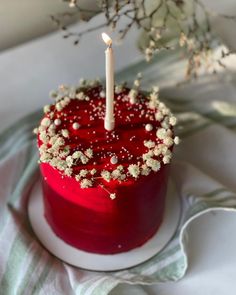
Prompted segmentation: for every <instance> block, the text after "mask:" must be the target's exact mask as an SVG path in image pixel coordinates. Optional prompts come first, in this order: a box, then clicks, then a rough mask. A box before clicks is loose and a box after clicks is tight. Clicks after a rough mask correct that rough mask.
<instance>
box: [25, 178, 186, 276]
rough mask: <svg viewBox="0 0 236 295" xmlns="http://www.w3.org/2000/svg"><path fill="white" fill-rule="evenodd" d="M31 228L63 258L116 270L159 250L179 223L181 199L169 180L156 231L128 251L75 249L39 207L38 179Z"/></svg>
mask: <svg viewBox="0 0 236 295" xmlns="http://www.w3.org/2000/svg"><path fill="white" fill-rule="evenodd" d="M28 213H29V219H30V222H31V225H32V228H33V230H34V232H35V234H36V236H37V237H38V239H39V240H40V241H41V243H42V244H43V245H44V246H45V248H47V249H48V251H49V252H51V253H52V254H53V255H55V256H57V257H58V258H59V259H61V260H62V261H64V262H67V263H69V264H71V265H73V266H76V267H80V268H84V269H87V270H94V271H116V270H122V269H126V268H129V267H132V266H136V265H138V264H140V263H142V262H144V261H146V260H148V259H150V258H151V257H153V256H154V255H156V254H157V253H158V252H160V251H161V250H162V249H163V248H164V247H165V246H166V245H167V243H168V242H169V241H170V239H171V238H172V237H173V235H174V233H175V232H176V229H177V226H178V224H179V219H180V214H181V202H180V199H179V197H178V195H177V192H176V189H175V186H174V184H173V182H172V181H169V184H168V191H167V198H166V209H165V214H164V220H163V222H162V224H161V226H160V228H159V230H158V232H157V233H156V234H155V235H154V236H153V237H152V238H151V239H150V240H148V241H147V242H146V243H145V244H144V245H142V246H141V247H138V248H135V249H133V250H130V251H128V252H124V253H118V254H112V255H104V254H94V253H89V252H85V251H82V250H78V249H76V248H74V247H72V246H70V245H68V244H66V243H65V242H64V241H63V240H61V239H60V238H59V237H58V236H56V235H55V234H54V232H53V231H52V230H51V228H50V226H49V225H48V223H47V221H46V219H45V217H44V210H43V196H42V188H41V183H40V181H37V182H36V183H35V185H34V187H33V189H32V191H31V194H30V198H29V204H28Z"/></svg>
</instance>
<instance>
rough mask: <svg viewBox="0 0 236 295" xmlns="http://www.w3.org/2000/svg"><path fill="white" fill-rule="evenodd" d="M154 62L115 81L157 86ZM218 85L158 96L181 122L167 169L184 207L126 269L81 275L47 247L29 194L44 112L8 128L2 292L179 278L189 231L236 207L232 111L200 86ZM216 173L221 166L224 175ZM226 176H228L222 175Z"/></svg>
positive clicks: (91, 290)
mask: <svg viewBox="0 0 236 295" xmlns="http://www.w3.org/2000/svg"><path fill="white" fill-rule="evenodd" d="M157 64H158V65H160V63H157V62H156V63H155V61H154V66H152V67H147V66H146V65H145V64H144V63H142V62H140V63H137V64H136V65H134V66H133V67H129V69H128V70H126V71H123V72H121V73H120V74H119V75H117V79H120V80H121V79H124V80H126V79H129V78H131V77H132V78H131V79H133V77H134V75H133V74H136V73H137V71H139V70H140V68H141V69H142V71H143V72H144V77H145V79H144V84H145V85H146V86H147V85H148V84H150V83H151V84H152V83H153V82H155V81H156V80H159V81H161V80H162V77H164V75H162V76H161V75H160V71H158V69H157V66H156V65H157ZM155 66H156V68H155ZM171 66H172V65H169V66H168V69H170V68H171ZM180 68H182V66H181V67H180ZM155 71H156V72H155ZM163 71H167V67H165V68H164V69H163ZM155 73H156V75H155V78H154V74H155ZM165 76H166V73H165ZM155 79H156V80H155ZM209 79H210V80H211V83H210V81H208V80H209ZM160 83H162V82H160ZM201 83H202V84H201ZM217 83H218V82H217V81H215V82H214V81H213V83H212V78H208V77H205V78H204V77H203V78H201V82H198V83H197V86H196V85H195V86H194V85H193V87H196V89H197V91H198V93H199V94H198V95H197V99H194V100H193V97H194V92H191V91H189V95H188V97H187V98H184V99H183V98H182V99H180V98H178V97H176V98H173V97H174V96H172V94H173V93H175V91H176V89H175V88H174V89H173V88H168V89H165V90H164V92H163V93H164V94H165V96H166V99H165V102H166V103H167V105H169V107H170V108H171V109H172V110H173V112H174V113H175V114H176V115H177V117H178V119H179V123H178V126H177V127H176V132H177V134H178V135H179V136H180V137H181V139H182V143H181V145H180V146H179V147H178V148H177V149H176V151H175V159H174V161H173V164H172V177H173V179H174V181H175V184H176V187H177V189H178V192H179V193H180V196H181V201H182V205H183V211H182V217H181V222H180V225H179V228H178V229H177V232H176V234H175V236H174V237H173V238H172V240H171V241H170V242H169V243H168V245H167V246H166V247H165V249H163V250H162V251H161V252H160V253H159V254H157V255H156V256H155V257H153V258H152V259H150V260H149V261H147V262H144V263H142V264H141V265H139V266H137V267H133V268H131V269H128V270H124V271H117V272H108V273H102V272H90V271H85V270H80V269H78V268H75V267H73V266H70V265H68V264H66V263H63V262H62V261H60V260H59V259H57V258H56V257H54V256H53V255H51V254H50V253H49V252H48V251H47V250H45V249H44V247H43V246H42V245H41V244H40V243H39V241H38V240H37V238H36V236H35V234H34V233H33V231H32V229H31V226H30V223H29V220H28V216H27V202H28V197H29V194H30V190H31V189H32V186H33V184H34V183H35V180H37V178H38V177H39V173H38V164H37V159H38V153H37V149H36V141H35V138H34V135H33V134H32V130H33V128H34V127H35V126H37V125H38V122H39V120H40V117H41V116H42V113H41V111H38V112H36V113H33V114H30V115H28V116H27V117H25V118H23V119H22V120H20V121H18V122H17V123H15V124H14V125H13V126H12V127H10V128H9V129H7V130H5V131H4V132H3V133H2V134H1V135H0V184H1V185H0V294H4V295H13V294H24V295H26V294H54V295H56V294H79V295H105V294H108V293H109V291H111V290H112V289H113V288H114V287H115V286H116V285H118V284H119V283H122V282H123V283H124V282H126V283H130V284H153V283H158V282H167V281H177V280H179V279H181V278H182V277H183V276H184V275H185V273H186V270H187V267H188V256H187V236H188V225H189V224H190V223H191V222H193V221H194V219H195V218H197V217H199V216H201V215H202V214H204V213H205V212H207V211H209V210H235V208H236V195H235V193H234V192H233V190H234V189H235V187H233V186H232V185H231V184H232V183H233V181H232V177H233V175H232V174H233V172H235V161H236V160H235V158H234V157H233V156H234V149H235V148H234V147H235V146H236V136H235V127H236V114H235V113H236V112H235V105H234V103H232V102H215V101H214V99H212V98H211V97H210V98H209V96H208V98H207V99H206V100H204V95H203V91H202V88H201V85H202V86H203V85H205V86H206V85H215V86H216V85H217ZM200 93H201V94H200ZM217 167H221V168H220V169H221V172H222V174H220V172H219V169H218V170H217ZM223 174H226V176H225V178H224V177H221V176H222V175H223Z"/></svg>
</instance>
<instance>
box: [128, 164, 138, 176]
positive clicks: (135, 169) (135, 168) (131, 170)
mask: <svg viewBox="0 0 236 295" xmlns="http://www.w3.org/2000/svg"><path fill="white" fill-rule="evenodd" d="M128 171H129V173H130V175H131V176H133V177H134V178H138V176H139V174H140V168H139V165H137V164H131V165H129V167H128Z"/></svg>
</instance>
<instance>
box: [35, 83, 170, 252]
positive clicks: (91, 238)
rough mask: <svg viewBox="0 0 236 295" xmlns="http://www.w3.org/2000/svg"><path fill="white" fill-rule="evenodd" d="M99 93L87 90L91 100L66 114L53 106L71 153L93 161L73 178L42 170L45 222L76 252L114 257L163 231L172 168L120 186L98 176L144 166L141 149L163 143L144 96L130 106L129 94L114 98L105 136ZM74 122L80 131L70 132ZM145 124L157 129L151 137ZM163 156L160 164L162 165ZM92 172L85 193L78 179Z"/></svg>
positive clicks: (66, 110) (48, 167) (73, 102)
mask: <svg viewBox="0 0 236 295" xmlns="http://www.w3.org/2000/svg"><path fill="white" fill-rule="evenodd" d="M100 90H101V88H100V87H95V88H92V89H90V90H88V91H87V93H86V95H88V96H89V97H90V100H89V101H79V100H77V99H74V100H71V102H70V103H69V105H68V106H66V107H65V108H64V109H63V110H62V111H57V110H56V109H55V107H54V106H52V107H51V111H52V113H53V116H52V117H51V120H55V119H56V118H59V119H60V120H61V122H62V123H61V125H60V126H58V127H57V133H58V132H60V130H61V129H67V130H68V131H69V138H68V139H65V144H66V145H69V146H70V150H71V153H70V154H72V153H73V152H74V151H76V150H78V151H85V150H86V149H87V148H92V149H93V152H94V156H93V158H92V159H90V160H89V162H88V163H87V164H86V165H84V164H82V163H78V164H77V165H76V166H74V167H73V174H72V177H68V176H64V175H62V172H60V171H59V170H57V169H55V168H53V167H52V166H51V165H50V164H48V163H41V165H40V166H41V173H42V176H43V192H44V208H45V217H46V219H47V221H48V223H49V224H50V226H51V228H52V229H53V231H54V232H55V233H56V234H57V235H58V236H59V237H60V238H61V239H63V240H64V241H65V242H67V243H68V244H70V245H72V246H74V247H76V248H79V249H82V250H84V251H88V252H94V253H100V254H112V253H119V252H124V251H128V250H130V249H133V248H135V247H138V246H141V245H142V244H143V243H145V242H146V241H147V240H148V239H149V238H150V237H151V236H152V235H153V234H154V233H155V232H156V231H157V229H158V228H159V226H160V224H161V222H162V218H163V212H164V204H165V194H166V186H167V178H168V170H169V165H163V164H162V165H161V169H160V170H159V171H158V172H151V173H150V174H149V175H148V176H140V177H139V178H138V179H134V178H133V177H131V176H129V177H128V178H127V180H125V181H122V182H119V181H117V180H111V181H110V182H106V181H105V180H103V179H102V178H101V177H100V172H101V171H102V170H103V169H106V170H108V171H112V170H114V169H115V168H116V167H117V166H118V165H123V166H124V167H126V168H127V167H128V166H129V165H130V164H137V162H138V161H140V162H142V154H143V153H146V152H148V148H146V147H145V146H144V144H143V142H144V141H145V140H152V141H155V142H156V143H157V144H158V143H162V140H159V139H157V138H156V130H157V128H158V127H160V122H158V121H156V120H155V116H154V115H155V111H156V110H155V111H154V110H152V109H149V108H148V107H147V103H146V102H147V101H146V99H145V98H144V97H143V96H142V95H141V94H139V97H138V102H137V103H136V104H135V105H131V104H130V103H129V100H128V98H127V96H126V94H127V93H128V89H125V90H124V91H123V92H122V93H121V94H119V95H116V97H115V99H116V104H115V120H116V123H115V130H114V131H112V132H108V131H106V130H105V129H104V120H103V117H104V109H105V99H104V98H101V97H100V96H99V92H100ZM141 110H143V113H142V115H141ZM74 122H78V123H79V124H80V128H79V129H78V130H74V129H73V128H72V125H73V123H74ZM147 123H151V124H152V125H153V130H152V131H150V132H147V131H146V130H145V125H146V124H147ZM40 145H41V141H40V140H39V146H40ZM113 155H116V156H117V157H118V163H117V164H115V165H114V164H111V163H110V158H111V156H113ZM161 157H162V156H158V157H156V159H158V160H160V161H161ZM93 168H95V169H96V170H97V174H95V177H96V179H95V182H94V185H93V187H91V188H86V189H82V188H81V187H80V183H79V182H78V181H76V180H75V178H74V177H73V176H74V174H77V173H79V171H80V170H81V169H88V170H91V169H93ZM90 177H91V176H90ZM87 178H88V179H89V176H88V177H87ZM102 185H104V188H102V187H101V186H102ZM108 192H110V193H116V199H114V200H111V199H110V198H109V193H108Z"/></svg>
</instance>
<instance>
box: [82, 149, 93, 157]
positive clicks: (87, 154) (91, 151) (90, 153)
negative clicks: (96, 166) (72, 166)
mask: <svg viewBox="0 0 236 295" xmlns="http://www.w3.org/2000/svg"><path fill="white" fill-rule="evenodd" d="M84 153H85V155H86V156H87V157H88V158H89V159H91V158H92V157H93V150H92V149H90V148H89V149H87V150H86V151H85V152H84Z"/></svg>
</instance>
